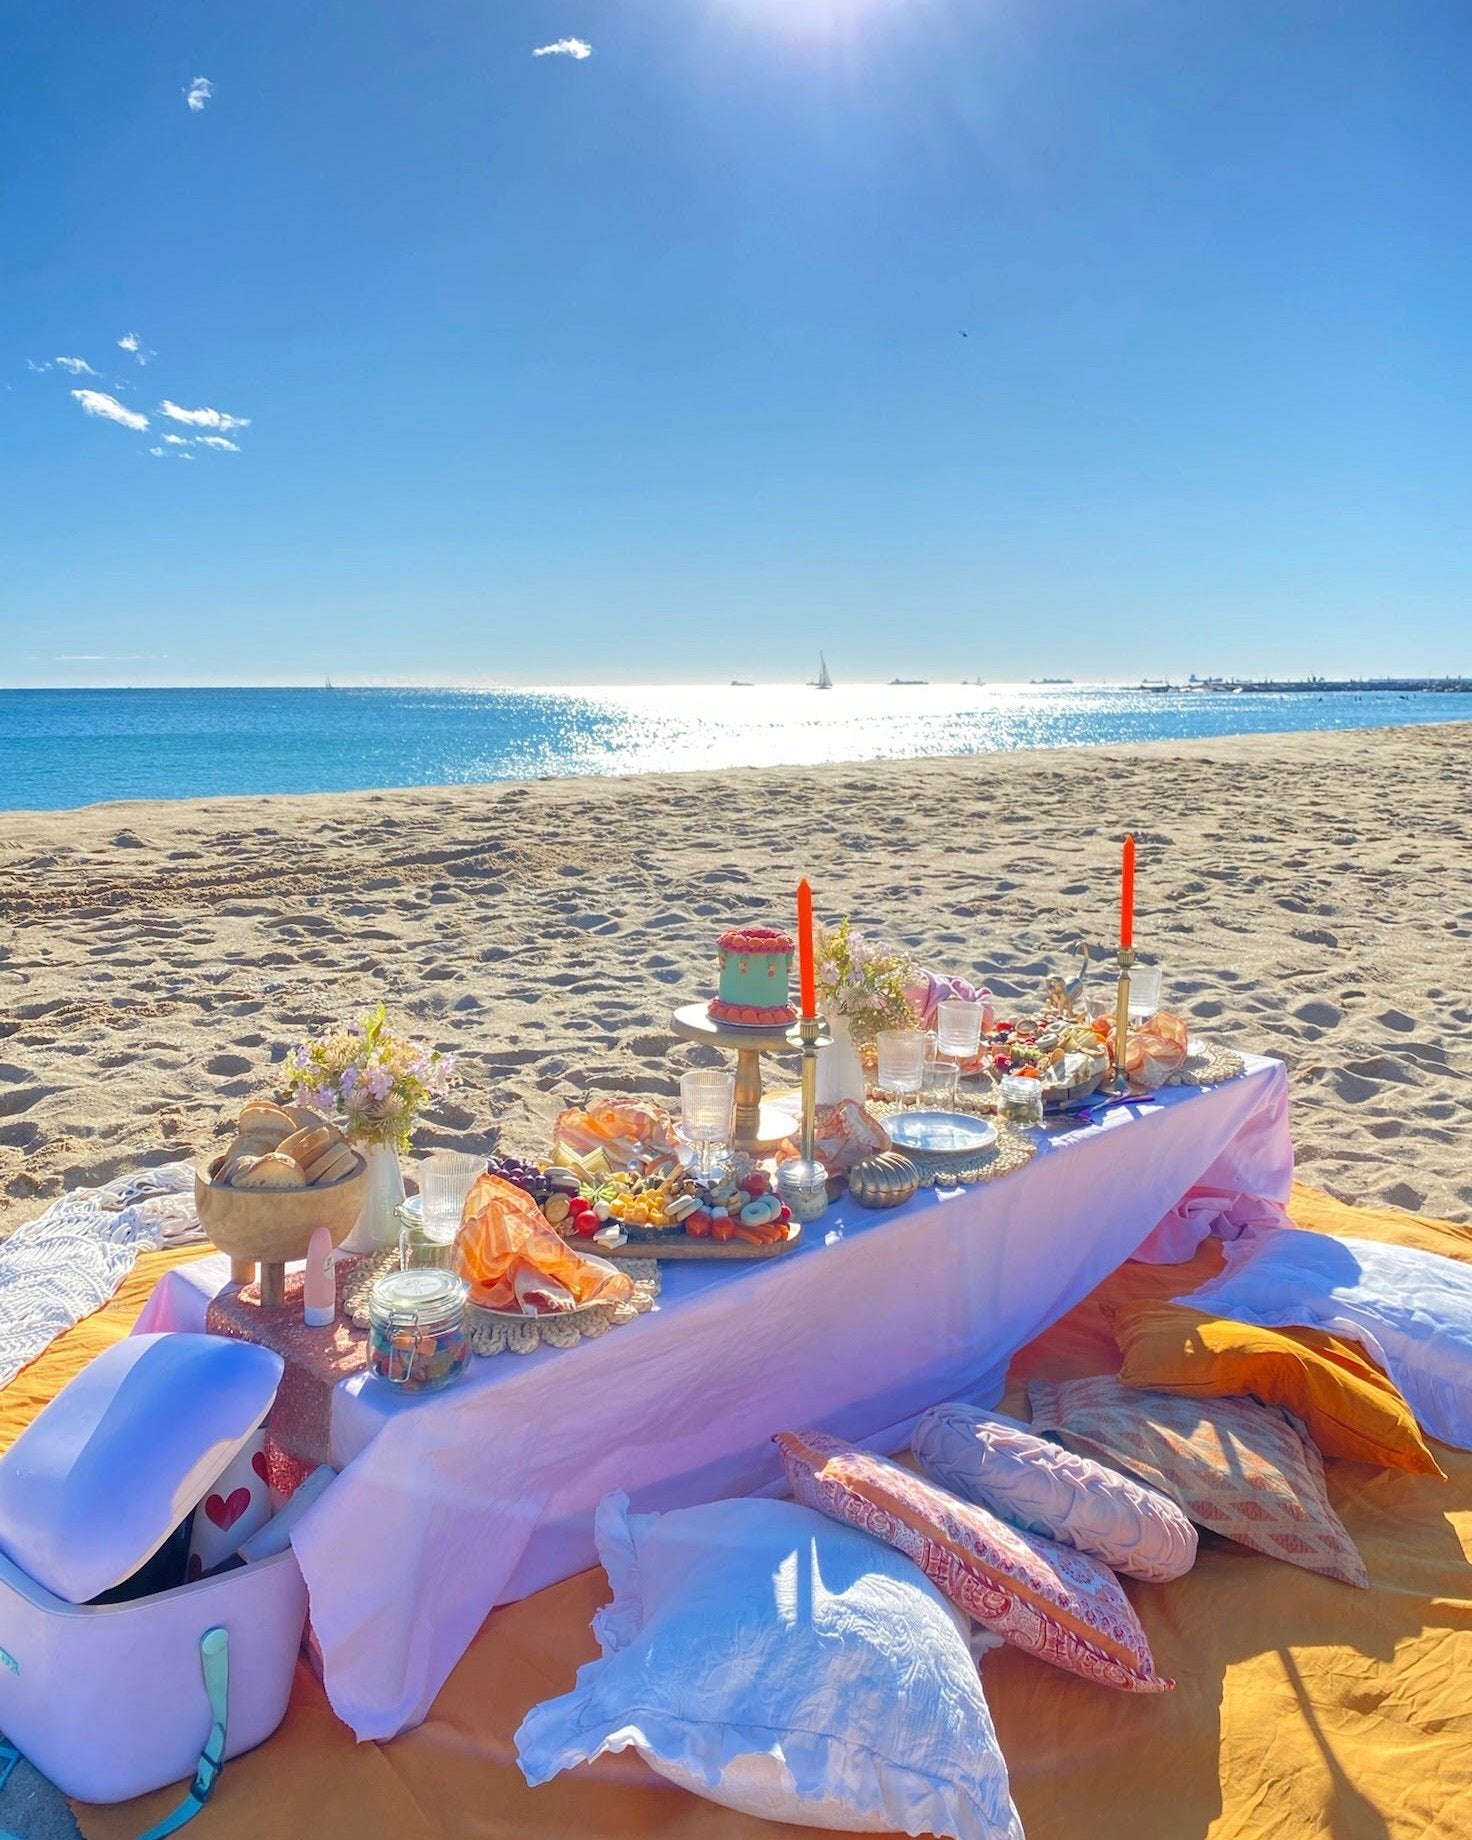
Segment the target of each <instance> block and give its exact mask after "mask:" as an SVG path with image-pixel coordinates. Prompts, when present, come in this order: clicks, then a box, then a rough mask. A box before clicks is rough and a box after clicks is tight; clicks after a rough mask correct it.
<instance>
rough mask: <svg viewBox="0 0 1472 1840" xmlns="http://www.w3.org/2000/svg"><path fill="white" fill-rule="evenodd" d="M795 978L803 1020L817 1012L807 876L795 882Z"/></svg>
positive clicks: (810, 896) (810, 1018) (807, 1019)
mask: <svg viewBox="0 0 1472 1840" xmlns="http://www.w3.org/2000/svg"><path fill="white" fill-rule="evenodd" d="M797 979H798V988H799V993H800V996H801V999H802V1015H803V1021H804V1022H810V1021H811V1020H812V1019H813V1017H814V1016H816V1015H817V1013H818V974H817V967H816V966H815V965H814V963H813V891H812V889H811V888H809V887H808V883H807V877H806V876H804V877H803V879H802V880H801V881H800V882H799V883H798V884H797Z"/></svg>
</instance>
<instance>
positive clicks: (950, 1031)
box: [935, 997, 982, 1076]
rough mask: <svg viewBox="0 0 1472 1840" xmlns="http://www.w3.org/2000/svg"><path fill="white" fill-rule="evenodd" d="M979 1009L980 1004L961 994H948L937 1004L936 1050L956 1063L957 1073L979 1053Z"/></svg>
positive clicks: (944, 1057)
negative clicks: (949, 995) (951, 995)
mask: <svg viewBox="0 0 1472 1840" xmlns="http://www.w3.org/2000/svg"><path fill="white" fill-rule="evenodd" d="M981 1009H982V1006H981V1004H979V1003H968V1002H967V1001H966V1000H965V999H964V998H962V997H947V999H946V1000H945V1002H944V1003H938V1004H937V1005H936V1010H935V1051H936V1053H937V1054H938V1055H939V1056H940V1057H941V1059H942V1060H947V1061H954V1062H955V1063H956V1072H957V1075H958V1076H959V1074H960V1071H961V1069H962V1067H964V1066H965V1064H966V1063H967V1061H974V1060H975V1059H976V1057H977V1055H978V1054H979V1053H980V1052H981V1020H982V1017H981Z"/></svg>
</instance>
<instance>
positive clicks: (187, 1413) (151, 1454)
mask: <svg viewBox="0 0 1472 1840" xmlns="http://www.w3.org/2000/svg"><path fill="white" fill-rule="evenodd" d="M282 1368H283V1363H282V1360H281V1356H280V1355H278V1354H272V1353H271V1351H270V1350H269V1349H268V1348H257V1347H255V1346H254V1345H253V1344H252V1343H249V1342H232V1341H227V1340H226V1339H225V1338H224V1337H223V1336H218V1335H133V1336H128V1337H127V1338H126V1339H125V1340H123V1341H120V1342H115V1343H114V1344H113V1345H112V1347H111V1348H107V1349H104V1350H103V1352H102V1353H101V1354H100V1355H98V1356H97V1357H96V1359H95V1360H92V1361H90V1362H89V1363H88V1364H87V1366H86V1367H84V1368H83V1369H82V1371H81V1373H79V1374H78V1375H77V1376H76V1378H75V1379H73V1380H71V1381H69V1382H68V1383H67V1385H66V1386H64V1387H63V1388H62V1390H61V1391H60V1392H59V1393H58V1394H57V1396H56V1397H55V1399H53V1400H52V1401H51V1403H50V1404H49V1405H48V1406H46V1407H45V1408H44V1409H43V1410H42V1411H41V1412H40V1413H38V1414H37V1416H36V1418H35V1419H34V1420H33V1421H32V1422H31V1423H30V1424H29V1425H27V1427H26V1429H25V1430H24V1431H23V1432H22V1433H21V1434H20V1436H19V1437H18V1438H17V1439H16V1441H15V1442H14V1444H12V1445H11V1447H10V1449H9V1450H8V1451H7V1452H6V1453H5V1455H4V1456H3V1457H0V1551H3V1552H4V1553H5V1555H6V1557H7V1558H9V1559H12V1560H14V1562H15V1563H16V1564H17V1565H18V1566H19V1567H20V1568H21V1570H22V1571H23V1572H27V1573H29V1574H30V1576H31V1577H32V1578H33V1579H35V1581H36V1583H37V1584H39V1585H43V1586H44V1587H45V1588H46V1589H47V1590H48V1591H50V1592H52V1593H53V1594H54V1595H55V1596H57V1597H60V1598H64V1599H65V1600H66V1601H67V1602H68V1603H73V1604H85V1603H88V1602H90V1600H91V1599H92V1598H94V1597H96V1596H98V1595H99V1594H100V1593H101V1592H103V1591H109V1590H111V1589H112V1587H113V1586H114V1585H116V1584H121V1583H122V1581H123V1580H124V1579H125V1578H128V1577H131V1576H132V1574H133V1573H134V1572H136V1571H137V1570H138V1568H139V1566H140V1565H142V1564H143V1562H144V1561H145V1560H146V1559H149V1558H151V1557H152V1556H153V1554H154V1553H155V1552H157V1551H158V1549H159V1547H160V1546H162V1545H163V1543H164V1541H165V1540H166V1539H167V1538H168V1537H169V1535H170V1533H172V1532H173V1530H174V1528H175V1527H177V1526H178V1525H179V1523H180V1521H182V1520H183V1519H184V1516H185V1515H186V1514H187V1513H188V1512H189V1510H190V1509H191V1508H192V1507H193V1506H194V1504H195V1503H196V1502H197V1501H198V1500H199V1498H200V1496H201V1495H202V1494H203V1493H204V1491H205V1490H206V1489H207V1488H208V1487H209V1486H210V1484H211V1483H212V1482H213V1481H214V1480H215V1478H216V1477H217V1476H218V1475H219V1474H220V1472H221V1470H223V1469H224V1467H225V1465H226V1464H227V1463H228V1462H229V1461H230V1459H231V1458H232V1457H233V1456H234V1454H235V1452H236V1451H237V1450H238V1449H239V1448H240V1446H241V1445H242V1444H243V1443H244V1442H245V1440H246V1439H247V1438H248V1437H249V1436H250V1435H251V1433H252V1432H253V1431H254V1430H255V1428H256V1426H257V1425H259V1424H260V1422H261V1420H262V1419H263V1418H264V1417H265V1416H266V1414H267V1412H268V1411H269V1410H270V1409H271V1402H272V1400H273V1399H274V1398H275V1397H276V1388H277V1385H278V1383H279V1382H280V1379H281V1374H282Z"/></svg>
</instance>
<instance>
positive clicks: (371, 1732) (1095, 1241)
mask: <svg viewBox="0 0 1472 1840" xmlns="http://www.w3.org/2000/svg"><path fill="white" fill-rule="evenodd" d="M1292 1166H1293V1156H1292V1146H1291V1140H1290V1137H1289V1132H1288V1082H1287V1077H1286V1074H1285V1072H1284V1069H1283V1068H1282V1066H1281V1065H1280V1064H1279V1063H1277V1062H1275V1061H1266V1060H1258V1059H1253V1060H1250V1061H1249V1063H1248V1072H1247V1074H1246V1076H1245V1077H1244V1078H1242V1079H1240V1080H1236V1081H1232V1082H1230V1083H1228V1084H1226V1085H1223V1086H1218V1087H1214V1088H1211V1089H1209V1090H1206V1091H1197V1090H1194V1089H1178V1090H1175V1091H1170V1092H1166V1093H1163V1094H1161V1095H1160V1097H1159V1099H1158V1101H1157V1103H1156V1104H1154V1105H1151V1106H1144V1107H1140V1108H1120V1109H1116V1110H1112V1111H1109V1112H1107V1113H1106V1114H1105V1115H1104V1116H1103V1117H1102V1119H1101V1120H1100V1122H1099V1123H1098V1124H1096V1125H1090V1126H1086V1127H1080V1128H1078V1129H1076V1130H1073V1131H1070V1132H1068V1133H1066V1134H1063V1135H1057V1134H1055V1135H1053V1136H1051V1137H1050V1139H1049V1141H1048V1142H1046V1143H1045V1144H1044V1145H1043V1147H1042V1148H1041V1149H1040V1151H1039V1153H1038V1155H1037V1156H1036V1158H1034V1160H1033V1161H1032V1163H1030V1164H1029V1165H1028V1167H1027V1168H1026V1169H1024V1170H1022V1171H1021V1172H1020V1173H1019V1174H1017V1175H1014V1176H1010V1177H1007V1178H1004V1179H1003V1180H1001V1181H997V1182H990V1183H983V1184H980V1185H978V1186H975V1187H971V1188H966V1189H961V1190H954V1191H951V1192H949V1193H945V1192H935V1191H922V1192H921V1194H920V1195H919V1196H917V1197H916V1199H915V1200H914V1201H913V1202H911V1203H910V1204H909V1205H907V1206H906V1207H904V1208H902V1209H899V1210H897V1211H896V1212H894V1213H888V1214H886V1213H874V1212H869V1211H866V1210H865V1209H862V1208H859V1207H857V1206H855V1205H854V1204H853V1203H852V1202H849V1201H845V1202H844V1203H843V1204H842V1205H840V1206H837V1207H834V1208H831V1209H830V1210H829V1211H828V1213H827V1214H825V1215H824V1216H823V1218H822V1219H821V1220H819V1221H817V1222H815V1223H814V1224H813V1225H811V1226H809V1227H808V1228H806V1229H805V1231H804V1235H803V1240H802V1242H801V1244H800V1245H799V1247H798V1249H797V1250H796V1251H795V1252H793V1253H790V1254H788V1255H786V1256H785V1257H783V1258H780V1259H777V1260H774V1261H771V1262H769V1263H754V1264H740V1265H734V1266H733V1265H700V1264H679V1263H676V1264H666V1265H665V1268H664V1291H663V1295H662V1297H661V1299H660V1303H659V1305H658V1307H657V1308H656V1310H655V1311H654V1312H653V1313H652V1314H650V1315H648V1316H644V1317H641V1318H639V1319H638V1320H637V1321H635V1322H633V1323H631V1324H629V1325H627V1326H626V1327H624V1328H619V1329H615V1330H613V1331H611V1332H610V1333H609V1334H607V1335H605V1336H603V1337H602V1338H601V1339H599V1340H596V1341H585V1342H581V1343H579V1344H578V1345H577V1346H576V1347H575V1348H571V1349H567V1350H553V1349H543V1350H540V1351H539V1352H538V1353H536V1354H533V1355H528V1356H525V1357H518V1356H515V1355H509V1354H506V1355H499V1356H497V1357H495V1358H494V1359H491V1360H486V1361H475V1362H473V1363H472V1365H471V1371H470V1373H469V1374H468V1375H467V1377H466V1378H465V1380H464V1381H462V1382H461V1383H460V1384H459V1385H458V1386H456V1387H454V1388H452V1389H451V1390H449V1391H448V1392H445V1393H442V1394H436V1395H431V1396H429V1397H427V1398H422V1399H418V1400H414V1399H405V1398H403V1397H401V1396H400V1395H399V1394H398V1393H396V1392H395V1391H394V1390H393V1389H392V1388H389V1387H387V1386H385V1385H384V1384H383V1383H382V1382H380V1381H377V1380H374V1379H372V1378H370V1377H368V1376H367V1375H361V1376H358V1377H356V1378H355V1379H353V1380H349V1381H345V1382H343V1383H342V1384H341V1385H340V1386H339V1387H338V1389H337V1392H336V1395H335V1397H334V1403H333V1419H332V1443H333V1459H334V1462H335V1463H337V1464H338V1465H339V1466H343V1475H342V1477H341V1478H340V1480H339V1482H338V1483H337V1484H336V1485H335V1486H334V1487H333V1488H332V1489H331V1490H329V1491H328V1493H327V1494H326V1495H325V1496H324V1497H323V1498H322V1500H321V1501H320V1502H318V1503H317V1504H316V1505H315V1506H314V1507H313V1508H312V1509H311V1511H310V1512H309V1513H308V1514H307V1515H306V1516H304V1517H303V1520H302V1522H301V1524H300V1525H299V1527H298V1529H297V1531H296V1535H295V1540H294V1543H295V1545H296V1549H297V1552H298V1555H299V1557H300V1559H301V1562H302V1569H303V1571H304V1572H305V1574H306V1578H307V1583H308V1586H309V1589H310V1592H311V1601H312V1623H313V1627H314V1629H315V1632H316V1635H317V1639H318V1641H319V1643H320V1644H321V1649H322V1654H323V1659H324V1665H325V1679H326V1685H327V1691H328V1693H329V1695H330V1697H331V1700H332V1703H333V1706H334V1707H335V1708H336V1710H337V1712H338V1714H339V1716H340V1717H341V1718H343V1719H344V1720H345V1721H346V1722H347V1723H348V1724H349V1725H351V1726H352V1728H353V1729H354V1731H356V1732H357V1734H358V1736H359V1737H361V1738H387V1737H390V1736H392V1735H393V1734H394V1733H395V1732H398V1731H401V1730H403V1729H404V1728H405V1727H407V1726H410V1725H413V1724H416V1723H418V1722H419V1720H421V1719H422V1718H423V1717H424V1715H425V1713H426V1712H427V1711H428V1709H429V1706H430V1704H431V1702H432V1701H433V1699H434V1697H435V1694H436V1693H437V1692H438V1691H439V1689H440V1687H441V1685H442V1684H443V1682H444V1680H445V1678H446V1676H447V1675H448V1674H449V1672H450V1669H451V1668H452V1667H453V1666H454V1665H455V1662H456V1661H457V1660H458V1659H459V1658H460V1656H461V1654H463V1653H464V1650H465V1648H466V1646H467V1645H468V1643H469V1641H470V1639H471V1637H472V1636H473V1635H474V1634H475V1631H476V1630H477V1629H478V1628H479V1626H480V1624H481V1622H482V1621H483V1620H484V1618H485V1616H486V1615H487V1614H488V1612H489V1611H490V1610H491V1608H492V1607H493V1606H494V1605H495V1604H497V1603H510V1602H514V1601H516V1599H518V1598H520V1597H524V1596H526V1595H528V1594H529V1593H530V1592H532V1591H535V1590H538V1589H540V1588H541V1587H542V1586H543V1585H546V1584H550V1583H552V1582H554V1581H555V1580H557V1579H559V1578H565V1577H567V1576H569V1575H570V1574H571V1573H573V1572H576V1571H580V1570H582V1569H583V1568H585V1567H587V1566H589V1565H591V1564H593V1563H594V1551H593V1541H592V1514H593V1509H594V1507H595V1505H596V1504H597V1502H598V1500H599V1499H600V1498H601V1497H602V1496H603V1495H604V1494H605V1493H606V1492H607V1491H608V1490H610V1489H614V1488H619V1489H624V1490H626V1491H627V1492H628V1493H629V1495H630V1496H631V1497H632V1499H633V1505H634V1507H635V1508H636V1509H637V1510H641V1511H648V1510H650V1509H667V1508H673V1507H680V1506H685V1505H688V1504H690V1503H693V1502H700V1501H709V1500H713V1499H715V1498H717V1497H719V1496H726V1495H741V1494H751V1493H754V1492H757V1491H761V1490H764V1489H775V1488H776V1487H777V1485H778V1481H779V1474H780V1471H779V1465H778V1463H777V1460H776V1455H775V1452H774V1450H773V1448H772V1445H771V1437H772V1434H773V1433H774V1432H776V1431H780V1430H783V1429H786V1428H797V1427H802V1426H817V1427H820V1428H822V1429H824V1430H827V1431H831V1432H834V1433H836V1434H837V1435H839V1436H843V1437H848V1438H852V1439H855V1440H862V1441H864V1442H865V1443H867V1444H869V1445H871V1446H872V1447H873V1448H875V1449H881V1450H894V1449H897V1448H899V1447H900V1446H901V1445H902V1444H903V1443H904V1441H905V1439H906V1437H907V1436H908V1434H909V1431H910V1428H911V1426H912V1425H913V1423H914V1421H915V1419H916V1418H917V1417H918V1415H919V1414H920V1413H921V1412H922V1411H923V1410H924V1409H925V1408H926V1407H927V1406H930V1405H934V1404H936V1403H937V1402H939V1401H941V1400H946V1399H969V1400H972V1401H974V1402H975V1403H977V1404H981V1405H989V1404H994V1403H995V1401H996V1400H997V1399H998V1398H999V1396H1000V1393H1001V1387H1002V1378H1003V1375H1004V1373H1005V1371H1006V1367H1007V1363H1008V1361H1009V1359H1010V1357H1011V1356H1012V1354H1013V1353H1014V1352H1015V1350H1016V1349H1018V1348H1019V1347H1021V1346H1022V1345H1023V1343H1025V1342H1027V1341H1029V1340H1031V1338H1032V1337H1033V1336H1035V1335H1036V1334H1038V1333H1039V1332H1040V1331H1041V1330H1042V1329H1044V1328H1046V1327H1047V1325H1048V1324H1049V1323H1052V1322H1055V1321H1056V1320H1057V1319H1058V1318H1059V1317H1060V1316H1062V1315H1063V1314H1064V1313H1065V1312H1066V1311H1068V1310H1070V1309H1072V1307H1073V1306H1074V1304H1076V1303H1078V1302H1079V1301H1080V1300H1081V1299H1082V1298H1083V1297H1085V1296H1087V1294H1088V1293H1089V1291H1091V1290H1092V1289H1093V1288H1094V1286H1095V1285H1096V1284H1098V1283H1099V1282H1100V1280H1101V1279H1103V1278H1105V1277H1107V1276H1108V1274H1109V1273H1110V1272H1111V1271H1113V1270H1114V1269H1115V1268H1116V1267H1117V1266H1118V1265H1119V1264H1120V1263H1121V1262H1122V1261H1123V1260H1124V1259H1126V1258H1128V1257H1129V1255H1130V1254H1131V1253H1132V1252H1133V1251H1134V1250H1135V1248H1136V1247H1137V1246H1139V1245H1140V1243H1141V1242H1142V1240H1144V1238H1145V1237H1146V1235H1147V1234H1148V1233H1149V1232H1150V1230H1151V1229H1152V1228H1153V1227H1154V1226H1155V1224H1156V1223H1157V1221H1159V1220H1160V1219H1161V1218H1162V1217H1163V1216H1164V1215H1166V1214H1167V1213H1169V1212H1170V1211H1171V1209H1172V1208H1174V1207H1175V1206H1176V1204H1177V1203H1178V1202H1179V1201H1181V1199H1182V1197H1183V1196H1185V1195H1186V1193H1187V1191H1188V1190H1190V1189H1192V1188H1193V1187H1197V1186H1203V1185H1204V1186H1209V1187H1211V1188H1214V1189H1220V1190H1222V1191H1224V1192H1226V1193H1228V1194H1233V1193H1237V1194H1246V1195H1255V1196H1260V1197H1262V1198H1264V1199H1266V1200H1272V1201H1281V1200H1284V1199H1286V1198H1287V1194H1288V1187H1289V1183H1290V1180H1291V1176H1292ZM223 1267H224V1262H223V1261H219V1262H218V1267H217V1262H216V1261H215V1260H213V1259H211V1260H206V1261H201V1263H200V1264H199V1265H197V1266H193V1267H186V1268H184V1269H183V1270H182V1271H177V1272H172V1273H170V1274H168V1276H167V1277H166V1278H165V1279H164V1280H163V1281H162V1283H161V1285H160V1287H159V1290H158V1292H157V1293H156V1294H155V1297H154V1300H153V1302H152V1303H151V1304H150V1306H149V1309H148V1311H147V1312H146V1314H145V1318H144V1320H143V1321H141V1322H140V1324H139V1327H140V1328H155V1329H158V1328H200V1327H202V1326H203V1309H204V1304H205V1303H206V1302H207V1301H208V1297H209V1296H210V1295H213V1292H214V1290H215V1289H217V1288H218V1286H219V1285H220V1284H221V1283H223V1282H224V1279H225V1276H226V1275H227V1274H226V1272H225V1270H224V1269H223Z"/></svg>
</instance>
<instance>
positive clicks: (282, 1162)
mask: <svg viewBox="0 0 1472 1840" xmlns="http://www.w3.org/2000/svg"><path fill="white" fill-rule="evenodd" d="M241 1161H242V1162H243V1163H244V1162H246V1161H247V1159H246V1158H244V1157H242V1158H241ZM230 1186H231V1187H232V1188H305V1187H306V1186H307V1178H306V1176H305V1175H303V1173H302V1169H301V1165H300V1164H299V1163H298V1162H297V1161H296V1160H295V1159H294V1158H293V1157H289V1156H282V1155H281V1154H280V1153H279V1152H278V1151H275V1150H273V1151H272V1152H271V1153H270V1154H269V1155H268V1156H258V1157H256V1159H255V1160H254V1161H253V1162H251V1163H250V1165H249V1167H248V1168H245V1169H242V1170H241V1172H240V1174H239V1175H237V1176H236V1177H235V1178H234V1179H233V1181H232V1182H231V1184H230Z"/></svg>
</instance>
